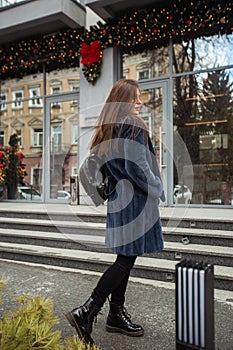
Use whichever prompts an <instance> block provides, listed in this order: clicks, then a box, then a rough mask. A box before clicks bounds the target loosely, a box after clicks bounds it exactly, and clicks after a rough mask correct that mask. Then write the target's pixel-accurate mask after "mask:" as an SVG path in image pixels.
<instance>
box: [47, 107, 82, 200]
mask: <svg viewBox="0 0 233 350" xmlns="http://www.w3.org/2000/svg"><path fill="white" fill-rule="evenodd" d="M71 103H72V101H66V102H59V104H58V103H57V102H55V103H52V104H51V108H50V198H51V199H64V198H65V199H66V198H67V200H69V199H70V193H69V192H70V176H74V175H75V174H74V169H77V142H74V129H77V113H73V112H72V113H71V112H70V104H71ZM54 105H55V106H58V105H59V109H57V108H54ZM76 109H77V106H76ZM76 141H77V140H76Z"/></svg>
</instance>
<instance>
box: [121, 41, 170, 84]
mask: <svg viewBox="0 0 233 350" xmlns="http://www.w3.org/2000/svg"><path fill="white" fill-rule="evenodd" d="M168 74H169V51H168V47H163V48H160V49H156V50H147V51H144V52H142V53H139V54H135V55H126V54H125V55H123V76H124V77H125V78H128V79H135V80H145V79H151V78H156V77H160V76H163V75H168Z"/></svg>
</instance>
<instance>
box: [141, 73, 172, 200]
mask: <svg viewBox="0 0 233 350" xmlns="http://www.w3.org/2000/svg"><path fill="white" fill-rule="evenodd" d="M169 83H170V81H169V79H163V80H156V81H155V80H147V81H140V82H139V86H140V89H141V90H145V89H156V88H162V97H163V98H162V107H163V116H162V128H161V132H160V159H159V168H160V171H161V176H162V181H163V187H164V193H165V196H166V201H165V202H164V203H162V202H161V204H162V205H164V206H172V205H174V202H173V188H174V177H173V119H172V103H170V104H169V101H171V91H170V89H169V87H170V84H169Z"/></svg>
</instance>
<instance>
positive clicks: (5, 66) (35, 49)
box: [0, 0, 233, 84]
mask: <svg viewBox="0 0 233 350" xmlns="http://www.w3.org/2000/svg"><path fill="white" fill-rule="evenodd" d="M167 3H168V4H167ZM232 11H233V1H226V0H224V1H215V0H198V1H192V0H174V1H169V2H166V4H164V2H163V4H162V5H160V7H159V5H158V7H156V8H154V7H152V8H147V9H140V10H133V11H127V14H124V15H122V16H118V17H115V18H113V19H109V20H107V21H106V23H102V22H98V23H97V24H96V25H94V26H91V27H90V30H89V31H88V30H86V29H84V28H81V29H74V30H71V29H69V30H66V31H63V32H59V33H56V34H51V35H43V36H40V37H36V38H30V39H28V40H22V41H18V42H14V43H11V44H8V45H5V46H2V47H0V79H2V80H4V79H8V78H16V77H17V78H20V77H22V76H23V75H27V74H32V73H36V72H42V70H43V66H44V65H45V66H46V71H47V72H49V71H51V70H54V69H64V68H70V67H78V66H79V59H80V51H81V46H82V44H83V43H87V44H91V43H93V42H94V41H96V40H98V42H99V44H100V47H101V50H104V49H105V48H108V47H113V46H120V47H121V48H122V51H123V52H124V53H129V54H132V53H138V52H141V51H143V50H144V49H150V48H153V49H155V48H158V47H162V46H167V45H168V43H169V40H170V39H171V38H172V39H173V42H175V43H176V42H181V41H182V40H189V39H191V38H199V37H202V36H210V35H216V34H219V35H223V34H227V33H228V34H229V33H232V31H233V16H232ZM101 58H102V56H101V57H100V60H99V61H98V62H95V63H93V64H92V65H85V64H84V66H83V72H84V75H85V77H86V78H87V80H88V81H89V82H91V83H92V84H94V83H95V81H96V79H97V78H98V76H99V75H100V66H101Z"/></svg>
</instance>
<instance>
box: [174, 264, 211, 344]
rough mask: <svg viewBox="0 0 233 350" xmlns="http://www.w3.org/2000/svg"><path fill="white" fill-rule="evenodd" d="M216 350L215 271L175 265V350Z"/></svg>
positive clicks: (195, 265) (201, 267)
mask: <svg viewBox="0 0 233 350" xmlns="http://www.w3.org/2000/svg"><path fill="white" fill-rule="evenodd" d="M187 349H193V350H194V349H196V350H204V349H205V350H214V349H215V345H214V267H213V265H209V264H202V263H197V262H192V261H186V260H183V261H181V262H180V263H178V264H177V265H176V350H187Z"/></svg>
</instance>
